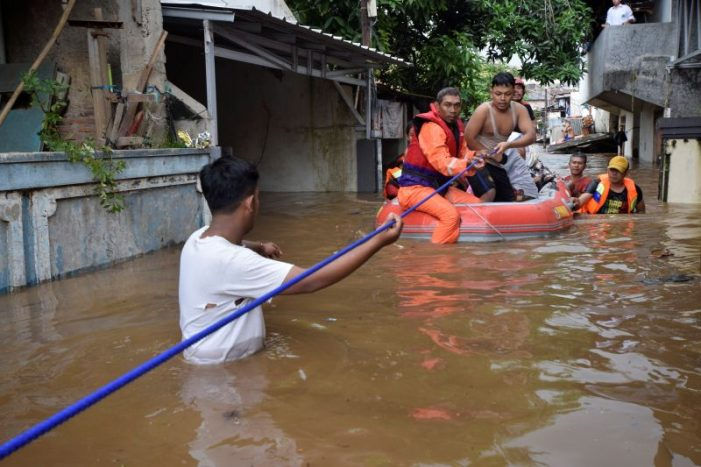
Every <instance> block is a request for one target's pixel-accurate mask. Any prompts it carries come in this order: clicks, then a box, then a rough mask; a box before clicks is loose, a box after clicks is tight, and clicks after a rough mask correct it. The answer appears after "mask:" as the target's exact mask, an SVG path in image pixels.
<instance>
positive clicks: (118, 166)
mask: <svg viewBox="0 0 701 467" xmlns="http://www.w3.org/2000/svg"><path fill="white" fill-rule="evenodd" d="M22 81H23V82H24V89H25V91H26V92H27V93H29V94H30V95H31V98H32V105H37V106H39V107H41V109H42V110H43V111H44V115H45V117H44V122H43V124H42V127H41V130H40V131H39V137H40V138H41V141H42V142H43V143H44V145H45V146H46V147H47V148H48V149H49V150H51V151H57V152H63V153H65V154H66V158H67V159H68V161H69V162H73V163H82V164H83V165H85V166H86V167H87V168H88V169H90V172H91V173H92V176H93V179H94V181H95V183H96V188H95V193H96V194H97V197H98V199H99V200H100V205H101V206H102V207H103V208H104V209H105V210H107V211H108V212H112V213H116V212H120V211H122V210H123V209H124V198H123V197H122V195H120V194H119V193H117V191H116V189H117V180H116V178H117V175H118V174H119V173H120V172H122V171H123V170H124V169H125V168H126V164H125V163H124V161H121V160H120V161H115V160H114V159H113V158H112V150H111V149H110V148H109V147H107V146H101V147H97V145H96V144H95V142H94V141H93V140H91V139H87V140H85V141H82V142H74V141H67V140H64V139H63V138H62V137H61V135H60V133H59V131H58V126H59V124H60V123H61V122H62V121H63V117H62V116H61V115H62V113H63V111H64V110H65V108H66V105H67V104H66V101H65V99H63V98H61V97H60V96H61V95H63V94H65V92H66V91H67V89H68V86H66V85H65V84H62V83H59V82H58V81H56V80H52V79H41V78H39V77H38V76H37V75H36V73H28V74H26V75H25V76H24V77H23V78H22Z"/></svg>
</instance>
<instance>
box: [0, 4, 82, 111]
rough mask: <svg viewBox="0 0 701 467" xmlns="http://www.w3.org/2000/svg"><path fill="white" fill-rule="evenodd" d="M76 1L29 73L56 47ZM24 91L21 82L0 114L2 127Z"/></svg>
mask: <svg viewBox="0 0 701 467" xmlns="http://www.w3.org/2000/svg"><path fill="white" fill-rule="evenodd" d="M75 2H76V0H69V2H68V5H66V9H65V10H63V16H61V19H60V20H59V22H58V24H57V25H56V29H54V33H53V34H52V35H51V37H50V38H49V41H48V42H47V43H46V45H45V46H44V48H43V49H42V51H41V53H39V56H38V57H37V58H36V60H34V63H32V66H30V67H29V71H28V72H29V73H32V72H34V71H36V70H37V68H39V66H40V65H41V64H42V62H43V61H44V59H45V58H46V56H47V55H48V54H49V50H51V48H52V47H53V46H54V44H55V43H56V39H58V35H59V34H61V31H63V27H64V26H65V25H66V22H67V21H68V15H70V14H71V10H73V7H74V6H75ZM23 89H24V81H20V82H19V85H17V88H16V89H15V92H13V93H12V97H10V100H9V101H7V103H6V104H5V107H4V108H3V109H2V112H0V125H2V124H3V122H4V121H5V119H6V118H7V114H9V113H10V110H12V106H13V105H15V101H16V100H17V98H18V97H19V95H20V93H21V92H22V90H23Z"/></svg>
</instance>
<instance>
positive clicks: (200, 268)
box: [179, 157, 402, 364]
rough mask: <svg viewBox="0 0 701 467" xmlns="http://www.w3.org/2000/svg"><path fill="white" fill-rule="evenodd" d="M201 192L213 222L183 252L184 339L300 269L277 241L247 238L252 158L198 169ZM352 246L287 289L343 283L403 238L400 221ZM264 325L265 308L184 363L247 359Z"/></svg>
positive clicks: (254, 183) (253, 186)
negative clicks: (283, 256) (285, 258)
mask: <svg viewBox="0 0 701 467" xmlns="http://www.w3.org/2000/svg"><path fill="white" fill-rule="evenodd" d="M200 183H201V185H202V193H203V194H204V197H205V200H207V205H208V206H209V209H210V211H212V222H211V224H210V225H207V226H204V227H202V228H201V229H199V230H196V231H195V232H194V233H193V234H192V235H190V238H188V240H187V241H186V242H185V246H183V250H182V253H181V255H180V283H179V304H180V329H181V331H182V337H183V340H185V339H188V338H190V337H192V336H193V335H195V334H197V333H198V332H200V331H202V330H204V329H206V328H207V327H209V326H211V325H212V324H214V323H216V322H217V321H219V320H221V319H222V318H224V317H225V316H228V315H230V314H231V313H233V312H235V311H236V310H237V309H241V308H242V307H244V306H246V305H247V304H248V303H250V302H252V301H254V300H255V299H257V298H259V297H262V296H263V295H265V294H267V293H269V292H271V291H273V290H275V289H276V288H278V287H279V286H281V285H282V284H283V283H284V282H288V281H290V280H291V279H293V278H294V277H296V276H298V275H300V274H302V273H303V272H304V269H302V268H300V267H297V266H295V265H293V264H289V263H284V262H281V261H278V260H277V258H279V257H280V255H281V254H282V252H281V251H280V248H279V247H278V246H277V245H275V244H274V243H263V242H252V241H247V240H244V237H245V236H246V235H247V234H248V233H249V232H250V231H251V229H253V225H254V223H255V218H256V214H257V213H258V203H259V201H258V171H257V170H256V168H255V167H254V166H253V165H252V164H251V163H249V162H247V161H244V160H242V159H238V158H235V157H222V158H220V159H217V160H215V161H214V162H212V163H210V164H207V165H205V166H204V167H203V168H202V170H201V171H200ZM392 219H393V220H394V221H395V224H394V225H393V226H392V227H390V228H389V229H388V230H385V231H384V232H381V233H379V234H377V235H376V236H375V237H373V238H371V239H370V240H368V241H367V242H365V243H363V244H362V245H359V246H358V247H357V248H354V249H353V250H351V251H349V252H348V253H346V254H345V255H343V256H341V257H339V258H338V259H336V260H335V261H333V262H331V263H329V264H328V265H327V266H325V267H323V268H322V269H320V270H319V271H317V272H315V273H314V274H312V275H310V276H309V277H306V278H304V279H302V280H301V281H300V282H298V283H296V284H294V285H293V286H291V287H290V288H288V289H287V290H285V291H284V292H282V293H283V294H301V293H309V292H314V291H317V290H320V289H323V288H325V287H328V286H330V285H332V284H335V283H336V282H338V281H340V280H341V279H343V278H344V277H346V276H348V275H349V274H350V273H352V272H353V271H355V270H356V269H358V268H359V267H360V266H362V264H363V263H365V262H366V261H367V260H368V259H370V257H371V256H372V255H374V254H375V253H376V252H377V251H379V250H380V249H381V248H383V247H384V246H386V245H389V244H390V243H392V242H394V241H395V240H397V238H399V235H400V233H401V231H402V221H401V219H400V218H399V217H398V216H396V215H392ZM264 339H265V322H264V320H263V310H262V308H261V307H260V306H258V307H256V308H254V309H253V310H251V311H250V312H248V313H246V314H244V315H242V316H240V317H238V318H237V319H236V320H234V321H233V322H231V323H229V324H227V325H226V326H223V327H222V328H220V329H218V330H217V331H215V332H213V333H212V334H210V335H208V336H207V337H205V338H203V339H201V340H199V341H197V342H195V343H194V344H193V345H191V346H190V347H188V348H187V349H185V351H184V356H185V360H187V361H189V362H191V363H197V364H215V363H222V362H225V361H229V360H236V359H239V358H244V357H247V356H249V355H251V354H253V353H255V352H257V351H259V350H260V349H262V348H263V342H264Z"/></svg>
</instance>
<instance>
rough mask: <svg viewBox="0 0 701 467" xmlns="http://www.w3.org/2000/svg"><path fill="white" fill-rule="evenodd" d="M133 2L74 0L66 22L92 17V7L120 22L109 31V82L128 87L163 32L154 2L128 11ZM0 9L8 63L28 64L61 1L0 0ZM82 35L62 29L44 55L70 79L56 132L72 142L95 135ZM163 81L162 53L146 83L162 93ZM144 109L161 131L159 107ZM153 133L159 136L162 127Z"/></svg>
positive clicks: (84, 36)
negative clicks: (60, 125) (110, 77)
mask: <svg viewBox="0 0 701 467" xmlns="http://www.w3.org/2000/svg"><path fill="white" fill-rule="evenodd" d="M132 3H133V2H132V1H131V0H117V1H109V2H107V1H104V0H81V1H79V2H76V5H75V7H74V9H73V11H72V12H71V15H70V18H71V19H94V18H95V14H94V9H95V8H96V7H100V8H102V14H103V17H104V18H105V19H107V20H119V21H122V22H123V23H124V27H123V29H114V30H108V34H109V36H108V41H107V42H108V57H107V60H108V62H109V64H110V65H111V68H112V76H113V82H114V83H115V84H123V85H125V86H127V87H130V86H132V87H133V86H134V85H135V83H136V81H137V79H138V75H139V74H140V73H141V71H142V70H143V68H144V67H145V65H146V64H147V63H148V60H149V58H150V56H151V51H152V50H153V46H154V45H155V42H156V41H157V40H158V37H159V35H160V34H161V31H162V30H163V27H162V21H163V19H162V15H161V6H160V1H159V0H141V1H140V2H139V3H140V4H141V9H132ZM0 9H1V10H2V15H3V19H4V22H5V41H6V53H7V62H8V63H17V62H27V63H31V62H33V61H34V59H35V58H36V57H37V55H38V54H39V52H40V51H41V49H42V48H43V47H44V45H45V43H46V41H47V40H48V39H49V37H50V36H51V34H52V33H53V30H54V28H55V26H56V24H57V23H58V21H59V19H60V17H61V15H62V14H63V10H62V8H61V2H59V1H56V0H27V1H21V2H18V1H13V0H0ZM87 34H88V30H87V29H86V28H81V27H74V26H70V25H66V27H65V28H64V29H63V31H62V32H61V35H60V36H59V39H58V41H57V43H56V44H55V45H54V47H53V48H52V49H51V51H50V52H49V55H48V57H47V60H52V61H53V62H55V63H56V65H57V67H58V69H59V70H60V71H62V72H64V73H67V74H68V75H70V77H71V87H70V89H69V93H68V99H69V101H70V105H69V106H68V109H67V111H66V114H65V116H64V123H65V124H64V125H63V126H62V128H61V130H62V134H63V136H64V137H66V138H68V139H74V140H82V139H85V138H87V137H94V121H93V101H92V94H91V83H90V71H89V63H88V42H87ZM164 81H165V63H164V55H163V53H162V52H161V55H160V59H159V60H158V62H157V63H156V67H155V69H154V70H153V72H152V73H151V79H150V83H151V84H154V85H156V86H157V87H159V88H160V89H161V90H162V89H163V82H164ZM105 84H107V83H105ZM148 110H149V113H150V114H151V115H152V116H153V119H154V120H156V121H158V122H159V127H161V128H162V127H163V125H164V123H165V121H164V120H162V119H163V116H164V115H165V109H164V108H163V105H162V104H156V105H149V106H148ZM156 134H157V135H158V134H162V129H159V130H157V131H156Z"/></svg>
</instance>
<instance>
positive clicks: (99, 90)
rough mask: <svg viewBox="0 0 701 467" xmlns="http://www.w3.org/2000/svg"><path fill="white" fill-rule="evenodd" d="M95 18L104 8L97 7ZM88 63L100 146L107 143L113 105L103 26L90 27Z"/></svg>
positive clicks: (97, 137) (99, 17)
mask: <svg viewBox="0 0 701 467" xmlns="http://www.w3.org/2000/svg"><path fill="white" fill-rule="evenodd" d="M95 19H96V20H99V21H101V20H102V19H103V18H102V9H101V8H95ZM87 35H88V63H89V65H90V85H91V86H92V100H93V111H94V113H95V141H96V143H97V144H98V145H99V146H102V145H104V144H105V132H106V130H107V122H108V120H109V119H110V115H111V113H112V107H111V105H110V102H109V100H108V99H107V91H106V90H105V89H104V88H103V86H106V85H107V82H108V79H109V78H108V76H107V44H105V35H106V33H105V31H104V29H102V28H95V29H88V31H87Z"/></svg>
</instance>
